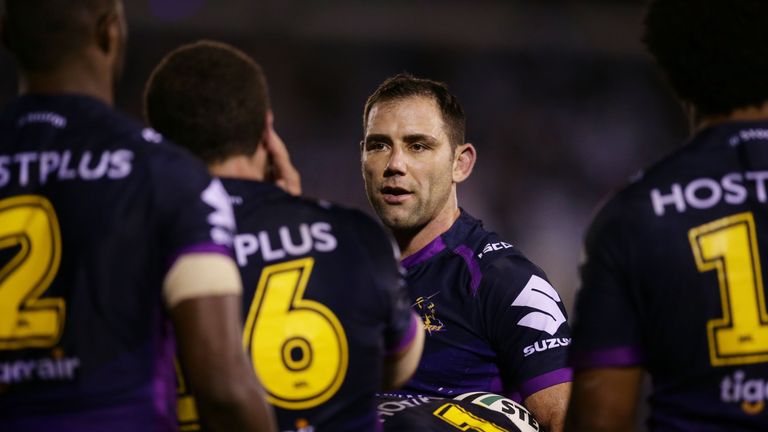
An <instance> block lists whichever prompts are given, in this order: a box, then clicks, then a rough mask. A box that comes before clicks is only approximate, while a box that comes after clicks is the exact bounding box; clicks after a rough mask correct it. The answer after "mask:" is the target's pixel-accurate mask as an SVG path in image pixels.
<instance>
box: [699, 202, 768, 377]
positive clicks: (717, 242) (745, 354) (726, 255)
mask: <svg viewBox="0 0 768 432" xmlns="http://www.w3.org/2000/svg"><path fill="white" fill-rule="evenodd" d="M688 238H689V240H690V242H691V247H692V248H693V255H694V258H695V259H696V266H697V267H698V269H699V271H700V272H707V271H710V270H717V278H718V283H719V285H720V301H721V304H722V307H723V316H722V318H715V319H713V320H710V321H709V322H708V323H707V335H708V338H709V357H710V363H711V364H712V365H713V366H726V365H740V364H749V363H758V362H764V361H768V313H766V310H765V292H764V288H763V273H762V270H761V269H760V253H759V251H758V248H757V234H756V232H755V220H754V217H753V216H752V213H749V212H747V213H739V214H736V215H733V216H728V217H725V218H722V219H718V220H716V221H713V222H710V223H707V224H704V225H701V226H698V227H696V228H693V229H691V230H690V231H689V232H688Z"/></svg>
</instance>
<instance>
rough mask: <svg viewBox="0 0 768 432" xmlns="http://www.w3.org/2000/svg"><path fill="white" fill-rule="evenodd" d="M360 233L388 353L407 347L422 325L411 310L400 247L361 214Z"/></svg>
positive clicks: (381, 229)
mask: <svg viewBox="0 0 768 432" xmlns="http://www.w3.org/2000/svg"><path fill="white" fill-rule="evenodd" d="M359 225H360V226H359V233H360V238H361V241H362V243H363V247H364V249H365V250H366V251H367V252H368V254H369V257H370V260H371V269H372V271H373V274H372V276H373V280H374V281H375V284H376V292H377V294H378V297H379V299H380V302H379V303H380V304H381V308H380V311H381V312H380V313H381V314H382V319H383V322H384V350H385V354H387V355H393V354H396V353H398V352H400V351H402V350H403V349H405V348H407V347H408V346H409V345H410V343H411V341H412V340H413V338H414V336H415V335H416V331H417V330H418V326H419V325H421V320H420V319H419V318H418V316H417V315H416V314H415V313H413V312H411V301H410V298H409V297H408V291H407V289H406V284H405V279H404V277H403V270H402V268H401V267H400V264H399V262H398V259H397V258H398V255H399V251H398V249H397V246H396V245H395V244H394V242H393V241H392V239H391V238H390V237H389V235H387V234H386V233H385V232H384V230H383V228H381V227H380V226H379V225H378V224H377V223H376V222H374V221H373V220H371V219H370V218H368V217H367V216H363V215H360V222H359Z"/></svg>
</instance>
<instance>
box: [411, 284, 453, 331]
mask: <svg viewBox="0 0 768 432" xmlns="http://www.w3.org/2000/svg"><path fill="white" fill-rule="evenodd" d="M438 293H439V291H438V292H436V293H434V294H432V295H430V296H427V297H423V296H422V297H419V298H417V299H416V303H414V304H413V305H411V307H413V308H415V309H416V311H417V312H418V313H419V315H421V321H422V322H423V323H424V330H426V331H427V333H429V334H430V335H431V334H432V332H441V331H443V330H445V324H443V322H442V321H440V319H439V318H437V307H436V306H435V303H434V302H432V297H434V296H436V295H437V294H438Z"/></svg>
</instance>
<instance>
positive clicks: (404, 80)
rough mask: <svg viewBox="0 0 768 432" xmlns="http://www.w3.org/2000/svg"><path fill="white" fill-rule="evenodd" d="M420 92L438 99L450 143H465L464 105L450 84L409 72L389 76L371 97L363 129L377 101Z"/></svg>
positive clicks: (381, 101)
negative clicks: (417, 76)
mask: <svg viewBox="0 0 768 432" xmlns="http://www.w3.org/2000/svg"><path fill="white" fill-rule="evenodd" d="M418 96H422V97H428V98H431V99H433V100H434V101H435V103H436V104H437V106H438V108H439V109H440V113H441V114H442V116H443V122H444V123H445V125H446V127H447V130H446V133H447V134H448V139H450V141H451V145H452V146H457V145H461V144H464V130H465V123H466V118H465V116H464V109H463V108H462V107H461V104H460V103H459V100H458V99H457V98H456V96H454V95H453V94H452V93H451V92H450V91H449V90H448V86H447V85H446V84H445V83H442V82H438V81H432V80H429V79H424V78H416V77H414V76H413V75H410V74H407V73H401V74H398V75H395V76H393V77H391V78H387V79H386V80H385V81H384V82H383V83H381V85H379V87H378V88H377V89H376V90H375V91H374V92H373V94H371V96H370V97H368V100H367V101H366V102H365V108H364V109H363V131H365V128H366V127H367V125H368V115H369V114H370V112H371V109H372V108H373V106H374V105H376V104H378V103H383V102H391V101H397V100H401V99H407V98H410V97H418Z"/></svg>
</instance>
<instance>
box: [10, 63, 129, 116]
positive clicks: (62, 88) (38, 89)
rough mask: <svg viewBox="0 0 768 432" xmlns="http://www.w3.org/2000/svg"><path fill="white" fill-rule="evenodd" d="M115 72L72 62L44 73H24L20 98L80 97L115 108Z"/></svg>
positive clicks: (92, 65) (97, 66) (20, 85)
mask: <svg viewBox="0 0 768 432" xmlns="http://www.w3.org/2000/svg"><path fill="white" fill-rule="evenodd" d="M113 85H114V83H113V77H112V72H111V71H110V70H108V69H104V68H103V67H100V66H99V65H96V64H94V63H93V62H88V61H83V60H80V61H71V62H67V63H66V64H64V65H61V66H59V67H57V68H56V69H53V70H49V71H45V72H29V71H24V72H22V73H21V76H20V79H19V93H20V94H29V93H32V94H63V93H70V94H81V95H86V96H91V97H93V98H96V99H99V100H101V101H102V102H104V103H106V104H107V105H110V106H111V105H113V103H114V96H113V94H112V92H113Z"/></svg>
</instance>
